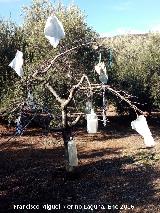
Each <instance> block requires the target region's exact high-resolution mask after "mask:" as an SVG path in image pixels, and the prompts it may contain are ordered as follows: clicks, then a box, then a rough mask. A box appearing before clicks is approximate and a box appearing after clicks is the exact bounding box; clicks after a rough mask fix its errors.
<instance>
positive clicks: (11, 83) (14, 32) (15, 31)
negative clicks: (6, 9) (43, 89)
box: [0, 19, 24, 109]
mask: <svg viewBox="0 0 160 213" xmlns="http://www.w3.org/2000/svg"><path fill="white" fill-rule="evenodd" d="M0 46H1V48H0V72H1V75H0V100H1V102H0V108H1V109H2V107H4V108H6V107H8V106H9V105H10V101H11V99H12V98H14V99H15V100H14V101H15V102H16V99H17V98H18V96H15V94H16V91H17V89H18V87H17V86H18V85H17V83H18V82H19V77H18V75H17V74H16V73H15V72H14V71H13V70H12V69H11V68H10V67H9V66H8V65H9V63H10V62H11V60H12V59H13V58H14V56H15V53H16V50H17V49H20V50H22V49H23V48H24V42H23V34H22V31H21V29H20V28H19V27H17V26H16V25H15V24H14V23H12V22H11V21H10V20H9V21H4V20H2V19H1V20H0Z"/></svg>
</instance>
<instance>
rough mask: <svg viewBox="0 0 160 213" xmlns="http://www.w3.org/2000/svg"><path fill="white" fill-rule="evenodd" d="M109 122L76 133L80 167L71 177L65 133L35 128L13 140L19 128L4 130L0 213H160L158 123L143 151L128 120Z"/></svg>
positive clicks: (0, 141) (0, 148)
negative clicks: (67, 168)
mask: <svg viewBox="0 0 160 213" xmlns="http://www.w3.org/2000/svg"><path fill="white" fill-rule="evenodd" d="M109 121H110V122H109V123H107V126H106V127H105V128H103V127H101V126H100V128H99V131H98V133H97V134H87V132H86V129H85V128H78V129H75V132H74V139H75V142H76V144H77V150H78V158H79V166H78V167H77V168H76V171H75V173H74V174H72V175H71V174H67V173H66V172H65V168H64V148H63V141H62V138H61V133H55V132H54V133H49V134H48V136H46V135H45V134H43V131H42V129H36V128H35V129H34V128H32V129H26V130H25V132H24V134H23V135H22V136H16V137H12V136H13V134H14V131H15V129H14V128H7V126H4V125H0V203H1V204H0V212H13V210H14V209H16V210H14V212H17V209H19V210H20V211H19V212H33V209H34V208H35V209H37V210H35V212H36V211H37V212H104V213H105V212H139V213H143V212H148V213H152V212H153V213H158V212H160V202H159V201H160V131H159V129H160V118H159V117H155V118H152V119H149V120H148V124H149V127H150V129H151V132H152V133H153V136H154V138H155V141H156V147H155V148H153V149H145V146H144V143H143V138H142V137H141V136H139V135H138V133H136V132H135V131H134V130H132V129H131V127H130V121H131V120H130V118H129V117H118V116H114V117H109ZM11 137H12V138H11ZM9 139H10V140H9ZM8 140H9V141H8ZM29 204H30V205H29ZM47 205H48V206H47ZM51 205H52V206H51ZM45 208H46V209H45ZM47 208H48V210H47ZM50 208H52V210H50Z"/></svg>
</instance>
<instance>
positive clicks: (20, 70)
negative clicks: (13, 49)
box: [8, 50, 23, 77]
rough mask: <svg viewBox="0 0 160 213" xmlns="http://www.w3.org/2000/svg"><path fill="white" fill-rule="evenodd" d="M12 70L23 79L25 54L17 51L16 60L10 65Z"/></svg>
mask: <svg viewBox="0 0 160 213" xmlns="http://www.w3.org/2000/svg"><path fill="white" fill-rule="evenodd" d="M8 66H10V67H11V68H13V69H14V70H15V71H16V73H17V74H18V75H19V76H20V77H22V76H23V68H22V66H23V53H22V52H21V51H19V50H17V53H16V55H15V58H14V59H13V60H12V61H11V63H10V64H9V65H8Z"/></svg>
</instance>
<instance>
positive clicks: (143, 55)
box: [105, 33, 160, 110]
mask: <svg viewBox="0 0 160 213" xmlns="http://www.w3.org/2000/svg"><path fill="white" fill-rule="evenodd" d="M105 46H109V47H110V48H111V49H112V50H113V57H114V61H113V66H112V69H111V70H110V71H109V76H110V77H109V79H110V82H109V83H110V84H113V85H114V86H115V87H117V88H120V89H122V90H125V91H127V92H128V93H129V94H132V95H133V96H137V97H138V100H136V101H138V102H140V103H141V104H145V105H146V106H145V107H144V108H146V109H148V110H151V108H154V107H156V108H160V96H159V88H160V84H159V74H160V69H159V67H160V35H159V34H152V33H149V34H145V35H129V36H117V37H114V38H110V39H108V40H106V41H105Z"/></svg>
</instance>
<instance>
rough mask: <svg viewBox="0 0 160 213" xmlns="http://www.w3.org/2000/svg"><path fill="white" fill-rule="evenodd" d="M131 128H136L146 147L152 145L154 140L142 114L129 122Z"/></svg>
mask: <svg viewBox="0 0 160 213" xmlns="http://www.w3.org/2000/svg"><path fill="white" fill-rule="evenodd" d="M131 127H132V129H134V130H136V131H137V132H138V133H139V134H140V135H141V136H142V137H143V138H144V143H145V146H146V147H154V146H155V141H154V139H153V137H152V133H151V131H150V129H149V127H148V124H147V121H146V118H145V117H144V115H140V116H138V117H137V119H136V120H134V121H132V122H131Z"/></svg>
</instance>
